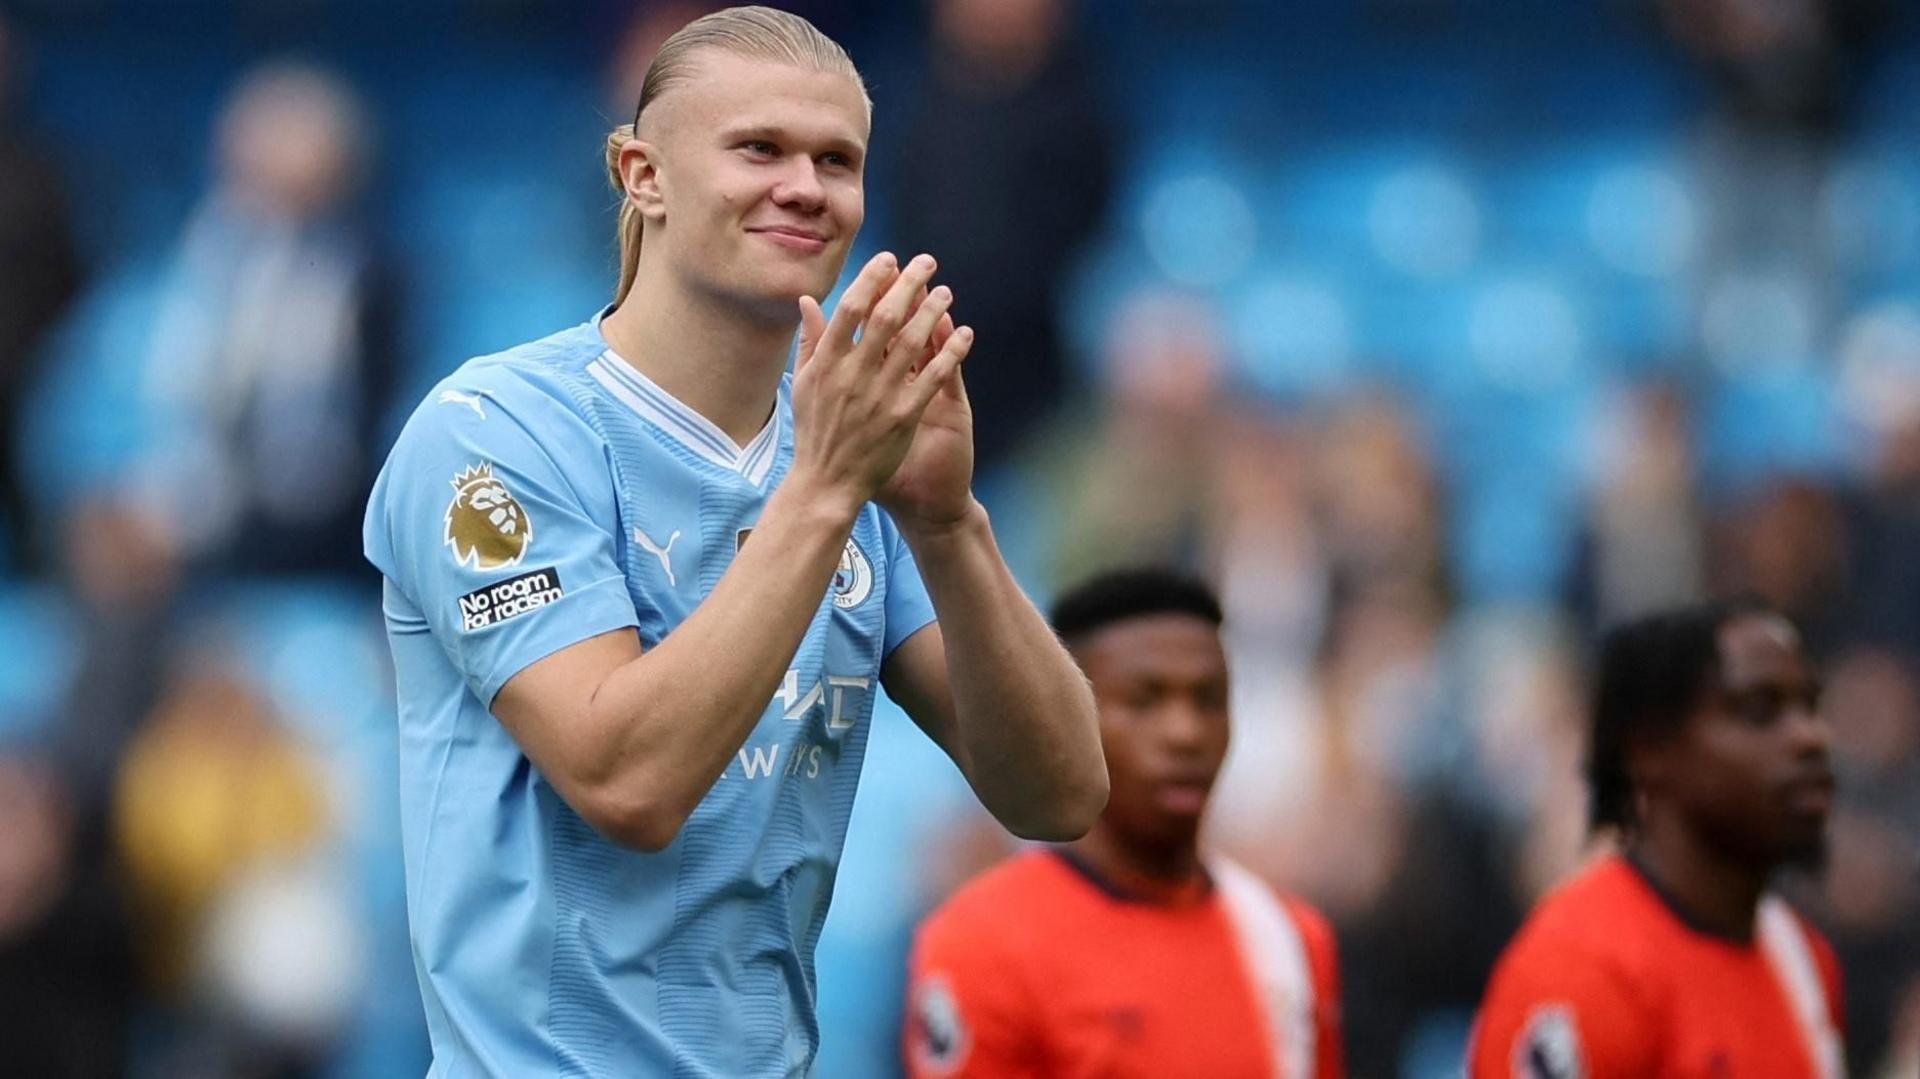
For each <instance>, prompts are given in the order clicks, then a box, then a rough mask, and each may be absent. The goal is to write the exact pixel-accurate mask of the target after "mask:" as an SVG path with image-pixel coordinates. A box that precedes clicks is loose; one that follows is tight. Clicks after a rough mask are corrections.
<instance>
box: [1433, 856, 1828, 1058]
mask: <svg viewBox="0 0 1920 1079" xmlns="http://www.w3.org/2000/svg"><path fill="white" fill-rule="evenodd" d="M1756 928H1757V931H1756V933H1755V937H1754V939H1753V940H1752V941H1748V942H1740V941H1735V940H1732V939H1729V938H1725V937H1721V936H1717V935H1714V934H1711V933H1706V932H1703V931H1700V930H1698V929H1695V928H1692V927H1691V926H1689V925H1688V924H1687V923H1686V922H1684V921H1682V920H1681V918H1680V917H1679V915H1677V914H1676V913H1675V912H1674V910H1673V909H1672V907H1670V906H1669V905H1668V904H1667V902H1666V900H1665V899H1663V898H1662V897H1661V895H1660V893H1659V892H1657V891H1655V889H1654V887H1653V885H1652V884H1651V883H1650V882H1649V881H1648V880H1647V878H1646V877H1644V876H1643V875H1642V874H1641V873H1640V871H1639V870H1638V869H1636V868H1634V866H1633V865H1632V864H1631V863H1630V862H1628V861H1627V860H1626V859H1625V858H1622V857H1620V856H1618V855H1611V856H1608V857H1604V858H1601V859H1599V860H1598V861H1596V862H1595V863H1594V864H1593V865H1591V866H1589V867H1588V868H1586V869H1585V870H1582V871H1581V872H1580V873H1579V874H1578V875H1577V876H1575V877H1574V878H1573V879H1572V880H1570V881H1568V882H1567V883H1566V884H1565V885H1563V886H1562V887H1561V888H1560V889H1558V890H1557V891H1556V892H1554V893H1553V894H1552V895H1549V896H1548V897H1547V898H1546V899H1544V900H1542V901H1541V903H1540V905H1539V907H1538V908H1537V909H1536V910H1535V911H1534V913H1533V916H1532V917H1531V918H1529V919H1528V920H1527V924H1526V925H1525V926H1524V927H1522V928H1521V930H1520V933H1519V935H1518V936H1516V937H1515V938H1514V940H1513V943H1511V944H1510V945H1508V946H1507V950H1506V953H1505V954H1504V955H1502V956H1501V957H1500V963H1499V965H1498V966H1496V967H1495V968H1494V973H1493V981H1492V983H1491V984H1490V985H1489V986H1488V987H1487V997H1486V1000H1485V1001H1484V1002H1483V1003H1482V1004H1481V1006H1480V1015H1479V1018H1478V1020H1477V1021H1476V1022H1475V1024H1474V1036H1473V1047H1472V1049H1471V1050H1470V1060H1471V1065H1472V1067H1471V1074H1472V1077H1473V1079H1509V1077H1518V1079H1561V1077H1574V1076H1578V1077H1581V1079H1616V1077H1618V1079H1659V1077H1664V1076H1673V1077H1681V1076H1685V1077H1688V1079H1693V1077H1698V1079H1748V1077H1750V1076H1752V1077H1768V1079H1771V1077H1776V1076H1777V1077H1780V1079H1802V1077H1827V1076H1834V1077H1836V1079H1837V1076H1838V1074H1839V1072H1840V1063H1841V1061H1840V1043H1839V1035H1838V1031H1839V1029H1840V1018H1839V1016H1840V969H1839V965H1838V963H1837V962H1836V961H1835V960H1834V957H1833V951H1832V949H1831V948H1830V947H1828V945H1827V942H1826V940H1825V939H1824V938H1822V937H1821V936H1820V935H1819V933H1818V932H1817V931H1815V930H1814V929H1813V928H1812V927H1811V926H1809V925H1807V924H1806V923H1805V922H1804V921H1802V920H1801V919H1800V918H1799V916H1798V915H1796V914H1794V913H1792V912H1791V911H1790V910H1788V909H1787V907H1786V904H1785V903H1784V902H1782V901H1781V900H1779V899H1776V898H1773V897H1768V898H1766V899H1764V900H1763V901H1762V904H1761V910H1760V917H1759V919H1758V924H1757V927H1756Z"/></svg>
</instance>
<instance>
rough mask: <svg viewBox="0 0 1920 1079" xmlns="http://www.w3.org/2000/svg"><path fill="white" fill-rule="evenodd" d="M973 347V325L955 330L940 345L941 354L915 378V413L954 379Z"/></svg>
mask: <svg viewBox="0 0 1920 1079" xmlns="http://www.w3.org/2000/svg"><path fill="white" fill-rule="evenodd" d="M972 349H973V327H971V326H962V327H960V328H959V329H957V330H955V331H953V336H951V337H949V338H947V343H946V344H945V345H942V346H941V347H940V354H939V355H937V356H935V357H934V358H933V360H932V362H930V363H928V364H927V366H926V369H925V370H922V371H921V372H920V375H919V377H917V378H915V379H914V380H913V386H912V391H913V398H912V402H913V413H914V415H916V416H917V415H919V414H920V413H922V412H924V411H925V410H926V407H927V405H928V404H929V403H931V402H932V401H933V395H934V394H936V393H939V392H940V390H941V388H942V387H943V386H945V385H946V384H947V383H948V382H950V381H952V380H953V379H954V377H955V376H956V374H957V373H958V372H959V370H960V364H961V361H963V360H965V359H966V358H967V353H968V352H969V351H971V350H972Z"/></svg>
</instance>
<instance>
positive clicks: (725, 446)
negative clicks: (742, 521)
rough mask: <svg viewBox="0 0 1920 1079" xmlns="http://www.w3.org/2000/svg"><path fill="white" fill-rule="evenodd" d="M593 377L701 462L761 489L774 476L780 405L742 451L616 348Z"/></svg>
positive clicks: (593, 367)
mask: <svg viewBox="0 0 1920 1079" xmlns="http://www.w3.org/2000/svg"><path fill="white" fill-rule="evenodd" d="M587 373H588V374H590V375H592V376H593V379H594V381H595V382H598V383H600V385H601V386H602V387H603V388H605V389H606V391H607V392H608V393H610V394H612V395H613V397H614V399H616V400H618V401H619V402H621V403H622V404H624V405H626V406H627V407H628V408H630V409H632V410H633V411H634V413H635V414H637V415H638V416H639V417H640V418H641V419H643V420H646V421H647V422H648V423H651V424H652V425H654V426H655V427H657V428H659V429H660V430H661V431H662V432H664V433H666V434H667V435H668V436H670V437H672V438H673V439H674V440H675V441H676V442H679V443H680V444H681V445H683V446H685V447H686V448H687V449H689V450H692V451H693V452H694V453H695V454H697V455H699V456H700V457H702V458H704V459H706V460H708V461H711V462H712V463H714V464H716V465H719V466H720V467H721V468H724V469H726V470H728V471H729V472H738V473H739V474H741V475H742V476H745V477H746V478H747V479H748V480H750V481H751V482H753V483H756V484H759V483H765V482H766V479H767V475H768V473H770V472H772V471H773V460H774V458H775V457H776V456H778V454H777V453H776V452H775V451H776V450H777V449H778V448H779V445H780V406H779V402H778V401H777V400H776V401H775V403H774V409H773V415H771V416H769V417H767V423H766V426H764V427H762V428H760V433H759V434H757V435H755V436H754V437H753V440H752V441H751V442H748V443H747V444H746V445H745V446H737V445H735V444H734V441H733V439H732V438H730V437H728V435H727V433H726V432H725V431H722V430H721V429H720V428H719V427H718V426H716V425H715V424H714V422H713V421H712V420H709V419H707V418H706V417H705V416H702V415H701V414H700V413H698V412H695V411H694V410H693V409H692V408H689V407H688V406H687V405H686V404H685V403H684V402H682V401H681V400H680V399H679V398H676V397H675V396H673V395H672V394H670V393H668V392H667V391H666V390H664V389H661V388H660V386H659V384H657V383H655V382H654V381H653V380H652V379H650V378H648V377H647V376H646V375H643V374H641V373H640V371H639V370H638V369H636V368H635V367H634V366H633V365H632V364H630V363H628V362H627V361H625V360H623V359H621V358H620V356H619V354H617V353H615V352H614V351H613V350H612V349H607V350H606V351H604V352H602V353H601V354H600V355H599V356H598V357H597V358H595V359H594V361H593V362H592V363H589V364H588V365H587Z"/></svg>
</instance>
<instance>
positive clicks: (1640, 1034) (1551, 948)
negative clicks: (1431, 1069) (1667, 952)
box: [1472, 858, 1657, 1076]
mask: <svg viewBox="0 0 1920 1079" xmlns="http://www.w3.org/2000/svg"><path fill="white" fill-rule="evenodd" d="M1643 888H1644V886H1643V885H1640V883H1639V882H1638V880H1637V879H1636V878H1635V877H1634V876H1633V870H1632V869H1631V867H1629V866H1627V865H1626V863H1625V862H1624V861H1621V860H1619V859H1617V858H1603V859H1600V860H1599V861H1596V862H1594V863H1593V864H1591V865H1589V866H1588V867H1586V868H1585V869H1582V870H1581V871H1580V872H1579V873H1577V874H1575V875H1574V876H1573V877H1572V878H1570V879H1569V880H1568V881H1567V882H1566V883H1565V884H1563V885H1561V886H1560V887H1559V888H1558V889H1556V890H1555V891H1553V892H1552V893H1550V894H1549V895H1548V896H1547V897H1546V898H1544V899H1542V900H1541V901H1540V903H1539V905H1538V906H1537V907H1535V909H1534V912H1533V914H1532V915H1530V916H1529V917H1528V919H1527V922H1526V924H1525V925H1523V926H1522V927H1521V929H1520V932H1519V933H1518V934H1516V935H1515V936H1514V939H1513V941H1512V942H1511V943H1510V944H1509V945H1508V946H1507V949H1506V951H1505V952H1504V953H1502V954H1501V956H1500V960H1499V962H1498V963H1497V964H1496V965H1495V967H1494V971H1493V977H1492V979H1491V980H1490V981H1489V983H1488V986H1487V993H1486V999H1485V1000H1484V1001H1483V1002H1482V1004H1481V1008H1480V1014H1479V1016H1478V1018H1477V1020H1476V1022H1475V1033H1474V1043H1475V1048H1474V1051H1473V1061H1474V1067H1473V1070H1472V1074H1473V1075H1475V1076H1480V1075H1489V1074H1496V1073H1497V1074H1506V1072H1505V1070H1504V1068H1505V1062H1507V1061H1510V1060H1512V1059H1514V1058H1515V1055H1516V1054H1525V1055H1527V1056H1528V1057H1529V1058H1530V1059H1531V1058H1538V1059H1539V1060H1541V1061H1544V1062H1546V1063H1547V1064H1550V1065H1551V1064H1555V1062H1559V1063H1566V1062H1568V1061H1576V1060H1580V1061H1586V1062H1588V1063H1595V1062H1606V1063H1607V1064H1608V1066H1609V1067H1612V1066H1613V1065H1616V1064H1617V1065H1620V1070H1619V1073H1620V1074H1632V1073H1633V1072H1634V1071H1635V1069H1636V1068H1637V1067H1638V1066H1639V1065H1638V1064H1636V1063H1634V1062H1636V1061H1640V1060H1641V1056H1640V1055H1641V1054H1643V1053H1644V1052H1645V1051H1646V1050H1647V1046H1648V1045H1649V1044H1651V1043H1652V1040H1653V1039H1652V1037H1651V1035H1650V1034H1649V1033H1648V1032H1649V1030H1650V1025H1651V1024H1653V1023H1654V1022H1655V1021H1656V1019H1657V1011H1656V1010H1655V1009H1653V1008H1652V1007H1650V1001H1651V999H1653V998H1652V997H1651V996H1650V995H1649V994H1650V992H1652V990H1651V989H1650V987H1649V986H1648V985H1647V983H1646V980H1645V977H1644V974H1645V973H1646V971H1645V970H1644V966H1645V964H1644V963H1643V962H1642V961H1641V956H1640V951H1639V949H1640V948H1641V946H1642V945H1644V944H1646V943H1647V942H1648V940H1649V934H1648V933H1647V931H1646V930H1647V926H1646V922H1645V918H1644V914H1645V903H1646V899H1647V897H1645V896H1643V895H1641V894H1639V893H1640V891H1641V890H1642V889H1643ZM1655 902H1657V900H1656V901H1655ZM1656 946H1657V945H1656ZM1543 1074H1560V1073H1559V1072H1554V1071H1551V1070H1545V1071H1543ZM1566 1074H1577V1072H1574V1071H1568V1072H1566ZM1596 1074H1597V1072H1596Z"/></svg>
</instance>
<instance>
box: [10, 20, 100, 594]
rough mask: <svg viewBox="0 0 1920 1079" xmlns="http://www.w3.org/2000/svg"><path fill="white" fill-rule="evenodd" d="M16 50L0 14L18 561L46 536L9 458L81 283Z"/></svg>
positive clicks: (63, 206)
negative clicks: (21, 87) (44, 352)
mask: <svg viewBox="0 0 1920 1079" xmlns="http://www.w3.org/2000/svg"><path fill="white" fill-rule="evenodd" d="M16 55H17V46H16V45H15V43H14V41H13V39H12V37H11V34H10V33H9V30H8V27H7V23H6V21H5V20H4V19H3V18H0V534H3V535H4V536H5V546H6V550H5V551H4V552H0V565H4V564H6V563H7V561H10V562H11V563H12V564H13V565H14V566H21V565H31V564H32V563H34V562H36V561H38V559H37V558H36V557H35V554H34V547H35V546H36V544H38V543H39V542H42V541H43V540H44V537H38V536H36V535H35V532H36V530H37V528H38V526H39V522H38V521H37V520H36V519H35V517H36V515H35V512H34V506H33V504H32V503H31V502H30V501H29V500H28V498H27V494H26V490H25V487H24V483H23V480H22V477H21V475H20V468H19V464H18V462H17V461H16V460H15V455H16V454H17V453H18V452H19V449H20V440H21V433H20V432H21V420H22V408H23V406H24V404H25V401H26V398H27V395H28V392H29V391H30V390H31V388H32V386H33V384H34V382H35V380H36V378H37V376H38V374H39V360H40V353H41V342H42V339H43V337H44V336H45V335H46V332H47V330H48V329H49V328H50V327H51V326H52V325H53V323H54V320H55V319H57V318H58V317H59V316H60V314H61V312H62V311H63V310H64V309H65V308H66V305H67V302H68V301H69V300H71V299H72V298H73V296H74V294H75V293H76V292H77V291H78V290H79V287H80V279H81V271H80V258H79V254H78V252H77V250H76V249H75V246H74V237H73V231H72V222H71V218H70V215H69V212H68V204H67V193H66V187H65V184H64V183H63V182H62V180H61V178H60V176H59V175H58V174H57V173H56V172H55V170H54V168H53V165H52V163H51V162H50V161H49V160H48V159H47V157H46V156H45V155H44V154H43V153H42V152H41V151H40V149H39V148H38V147H36V146H35V145H33V143H32V142H30V141H29V140H28V139H27V138H26V136H25V135H24V134H23V133H22V132H21V131H20V130H19V129H18V128H17V127H16V126H15V124H14V122H13V117H12V110H11V109H10V107H9V106H10V105H11V101H10V100H9V91H10V90H11V88H12V85H11V84H12V75H13V69H14V66H15V65H14V63H13V61H14V58H15V57H16Z"/></svg>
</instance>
